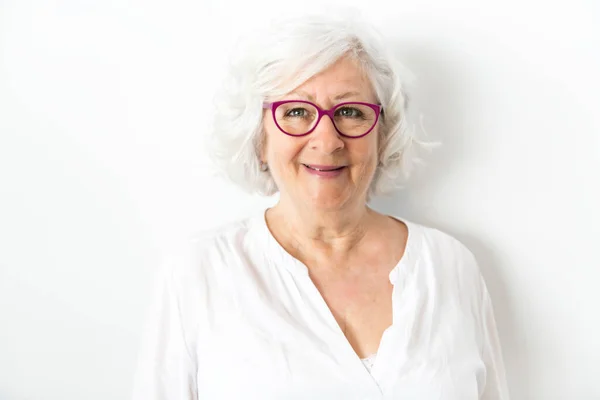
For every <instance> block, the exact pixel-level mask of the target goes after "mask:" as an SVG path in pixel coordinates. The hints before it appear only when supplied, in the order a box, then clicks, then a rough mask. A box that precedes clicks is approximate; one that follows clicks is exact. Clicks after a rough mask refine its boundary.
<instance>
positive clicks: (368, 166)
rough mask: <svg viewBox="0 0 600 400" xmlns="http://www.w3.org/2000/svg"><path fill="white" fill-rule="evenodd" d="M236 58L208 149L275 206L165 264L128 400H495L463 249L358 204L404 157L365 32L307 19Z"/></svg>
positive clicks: (397, 171) (488, 346)
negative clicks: (272, 198)
mask: <svg viewBox="0 0 600 400" xmlns="http://www.w3.org/2000/svg"><path fill="white" fill-rule="evenodd" d="M246 49H247V51H246V53H245V54H244V55H243V56H242V57H240V58H239V59H238V60H237V62H236V63H235V64H234V66H233V69H232V71H231V76H230V77H231V84H230V85H227V87H226V89H223V90H224V91H223V94H224V100H226V101H222V102H221V103H220V104H219V107H220V108H219V110H220V111H219V112H218V113H217V119H216V124H215V132H214V135H215V139H216V142H215V143H216V144H217V147H216V150H215V154H216V156H217V159H218V160H219V161H221V165H222V166H223V167H224V168H225V171H226V172H227V173H228V175H229V176H230V177H231V179H233V180H234V181H235V182H237V183H239V184H240V185H242V186H243V187H246V188H248V189H250V190H253V191H259V192H261V193H263V194H266V195H270V194H274V193H276V192H278V193H279V200H278V202H277V204H276V205H275V206H274V207H272V208H269V209H267V210H264V211H261V212H260V213H259V214H258V215H255V216H252V217H250V218H247V219H245V220H242V221H238V222H236V223H231V224H228V225H226V226H223V227H221V228H219V229H215V230H212V231H210V232H205V233H204V234H202V235H198V236H195V237H194V238H193V239H192V240H190V242H189V243H187V244H186V246H185V247H184V248H183V249H182V250H181V252H180V253H178V254H175V255H174V257H172V258H171V259H170V262H168V263H166V268H165V269H164V271H163V274H162V275H160V280H159V281H158V283H159V288H160V290H159V292H158V295H157V297H156V300H157V302H156V305H155V307H154V308H153V309H152V313H151V317H150V318H149V319H148V325H147V329H146V331H145V340H144V344H143V347H142V351H141V354H140V362H139V367H138V371H137V374H136V380H135V389H134V393H135V394H134V399H136V400H159V399H160V400H167V399H168V400H175V399H181V400H191V399H261V400H265V399H286V400H287V399H328V400H329V399H344V400H350V399H404V400H407V399H418V400H434V399H435V400H445V399H448V400H450V399H452V400H469V399H486V400H492V399H494V400H496V399H498V400H499V399H508V394H507V388H506V383H505V373H504V367H503V363H502V358H501V351H500V345H499V342H498V336H497V332H496V327H495V322H494V316H493V312H492V305H491V302H490V297H489V294H488V292H487V290H486V286H485V284H484V282H483V280H482V277H481V274H480V272H479V270H478V267H477V264H476V261H475V259H474V257H473V255H472V253H471V252H470V251H469V250H467V249H466V248H465V246H463V245H462V244H461V243H460V242H459V241H457V240H456V239H454V238H453V237H451V236H449V235H447V234H445V233H442V232H440V231H439V230H436V229H433V228H429V227H425V226H423V225H420V224H417V223H414V222H410V221H408V220H406V219H404V218H400V217H398V216H389V215H383V214H381V213H379V212H376V211H374V210H373V209H371V208H370V207H369V206H368V204H367V201H368V199H369V198H370V196H371V195H375V194H378V193H381V192H382V191H385V190H387V189H389V188H391V187H393V184H394V183H395V182H397V180H398V179H397V178H398V176H400V175H401V174H402V173H405V172H406V170H407V168H408V167H409V164H410V162H411V156H410V154H411V151H412V150H411V146H413V147H414V146H415V145H418V144H419V142H417V141H416V140H415V139H414V138H413V136H412V135H413V133H412V132H411V131H410V130H409V129H408V125H407V123H406V97H405V93H404V89H403V87H402V86H401V80H400V78H401V77H400V76H399V70H398V66H397V65H396V64H395V63H394V62H393V60H392V58H391V57H390V56H388V55H387V52H386V49H385V47H383V45H382V44H381V41H380V39H379V36H378V35H376V34H375V33H374V32H373V31H372V30H371V29H369V28H368V27H364V26H362V25H361V24H358V23H356V22H355V21H353V20H351V19H344V18H341V19H330V18H324V17H323V18H314V17H313V18H305V19H299V20H296V21H294V22H290V21H287V22H286V23H285V24H282V25H279V26H276V27H273V31H272V32H271V33H269V32H266V33H265V35H264V37H262V41H260V42H259V46H257V47H256V48H253V47H252V46H247V47H246Z"/></svg>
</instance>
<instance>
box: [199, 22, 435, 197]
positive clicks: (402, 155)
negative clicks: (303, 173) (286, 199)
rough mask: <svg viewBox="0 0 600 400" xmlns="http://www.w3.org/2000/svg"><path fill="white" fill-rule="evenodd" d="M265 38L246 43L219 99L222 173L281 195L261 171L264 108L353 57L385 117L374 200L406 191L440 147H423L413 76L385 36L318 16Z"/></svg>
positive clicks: (214, 147) (213, 146) (212, 143)
mask: <svg viewBox="0 0 600 400" xmlns="http://www.w3.org/2000/svg"><path fill="white" fill-rule="evenodd" d="M257 33H258V35H252V36H250V37H246V38H244V39H242V40H241V41H240V42H239V43H238V48H237V49H236V51H234V53H233V56H232V57H231V63H230V69H229V71H228V72H227V79H226V80H225V82H224V85H223V87H222V88H221V90H220V91H219V93H218V94H217V97H216V103H215V106H216V110H215V117H214V120H213V126H212V129H211V130H212V132H210V134H209V136H208V138H209V143H208V145H209V151H210V154H211V156H212V158H213V160H214V161H215V163H216V165H217V166H218V167H219V169H220V171H222V172H223V173H224V174H225V175H226V176H227V177H228V178H229V179H231V180H232V181H233V182H234V183H236V184H238V185H240V186H241V187H242V188H244V189H246V190H247V191H249V192H251V193H255V192H258V193H260V194H263V195H267V196H269V195H272V194H274V193H276V192H277V186H276V184H275V182H274V180H273V177H272V176H271V174H270V173H269V171H261V168H260V160H259V155H260V154H261V146H263V145H264V143H265V142H264V130H263V123H262V120H263V102H264V101H266V100H267V99H269V98H272V97H277V96H283V95H285V94H286V93H289V92H291V91H293V90H294V89H295V88H296V87H298V86H300V85H301V84H302V83H304V82H305V81H307V80H308V79H310V78H311V77H312V76H314V75H316V74H318V73H319V72H321V71H323V70H325V69H327V68H328V67H329V66H331V65H332V64H334V63H335V62H336V61H337V60H338V59H340V58H341V57H342V56H346V55H347V56H350V57H352V58H353V59H355V60H356V61H357V62H358V65H359V66H360V67H361V68H363V69H364V71H365V72H366V74H367V77H368V78H369V79H370V81H371V84H372V85H373V88H374V90H375V93H376V95H377V98H378V100H379V102H380V103H381V104H382V106H383V110H384V112H383V116H382V118H381V119H380V122H379V123H380V127H379V135H380V138H379V139H380V140H379V151H378V156H379V157H378V165H377V168H376V172H375V176H374V177H373V180H372V182H371V185H370V188H369V192H368V197H369V198H370V197H371V196H373V195H379V194H383V193H387V192H390V191H392V190H393V189H397V188H401V187H402V184H401V180H402V179H407V178H408V177H409V175H410V173H411V171H412V169H413V166H414V164H415V163H418V162H420V161H421V160H420V159H419V157H417V151H418V148H419V147H428V146H430V145H433V144H432V143H427V142H423V141H419V140H417V139H416V137H415V129H414V126H413V125H409V123H408V121H407V112H406V111H407V105H408V99H407V94H406V91H405V82H406V79H407V78H409V77H410V76H411V75H410V73H409V72H408V70H407V69H406V68H404V66H402V65H401V64H400V63H399V62H397V61H396V60H395V59H394V57H392V56H391V54H390V53H389V52H388V51H387V48H386V46H385V45H384V40H383V39H382V37H381V35H380V34H379V32H377V31H376V30H375V29H373V27H371V26H368V25H366V24H364V23H363V22H361V21H360V20H359V19H358V18H355V17H352V16H348V15H345V16H341V17H340V16H339V15H338V16H325V15H312V16H303V17H299V18H295V19H288V20H285V21H281V22H279V23H275V24H271V25H269V26H268V27H267V28H266V29H261V30H260V31H259V32H257Z"/></svg>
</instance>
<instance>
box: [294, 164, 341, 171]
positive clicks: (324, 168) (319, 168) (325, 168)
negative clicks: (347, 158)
mask: <svg viewBox="0 0 600 400" xmlns="http://www.w3.org/2000/svg"><path fill="white" fill-rule="evenodd" d="M302 165H304V166H305V167H306V168H309V169H312V170H315V171H322V172H324V171H338V170H340V169H342V168H344V167H345V165H342V166H341V167H335V166H322V165H319V166H314V165H309V164H302Z"/></svg>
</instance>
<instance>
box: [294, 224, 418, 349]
mask: <svg viewBox="0 0 600 400" xmlns="http://www.w3.org/2000/svg"><path fill="white" fill-rule="evenodd" d="M388 222H390V224H389V225H387V226H385V229H382V231H381V233H382V234H381V235H377V236H376V237H375V238H374V239H371V241H370V242H367V243H366V244H364V245H363V246H361V251H357V252H356V253H354V254H352V255H351V256H350V257H348V258H347V259H340V260H336V261H332V260H330V259H328V258H327V257H322V258H321V260H319V261H315V260H310V259H309V260H305V261H304V263H305V265H306V266H307V268H308V270H309V275H310V278H311V280H312V282H313V283H314V285H315V287H316V288H317V290H318V291H319V293H320V294H321V296H322V297H323V300H324V301H325V303H326V304H327V307H328V308H329V310H330V312H331V314H332V316H333V318H335V321H336V322H337V324H338V325H339V327H340V329H341V330H342V332H343V333H344V335H345V337H346V339H347V340H348V342H349V343H350V345H351V346H352V348H353V349H354V351H355V353H356V354H357V355H358V357H360V358H365V357H368V356H369V355H371V354H374V353H376V352H377V349H378V348H379V343H380V341H381V337H382V335H383V332H384V331H385V330H386V329H387V328H388V327H389V326H390V325H391V324H392V291H393V285H392V284H391V282H390V279H389V274H390V272H391V271H392V269H393V268H394V267H395V266H396V265H397V264H398V262H399V260H400V259H401V258H402V256H403V254H404V250H405V247H406V240H407V229H406V226H405V225H404V224H402V223H399V222H398V221H396V220H388ZM384 238H385V239H384Z"/></svg>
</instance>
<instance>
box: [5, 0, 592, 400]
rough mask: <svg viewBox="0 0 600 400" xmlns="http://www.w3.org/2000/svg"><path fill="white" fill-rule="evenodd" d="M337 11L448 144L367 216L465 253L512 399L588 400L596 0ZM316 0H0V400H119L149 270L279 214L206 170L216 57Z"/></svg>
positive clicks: (220, 59)
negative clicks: (209, 235)
mask: <svg viewBox="0 0 600 400" xmlns="http://www.w3.org/2000/svg"><path fill="white" fill-rule="evenodd" d="M336 3H339V5H338V7H346V6H347V5H356V6H358V7H363V8H364V15H365V16H366V17H368V18H369V19H370V20H371V21H373V22H374V23H376V24H377V25H378V26H379V27H380V29H381V30H382V31H383V32H384V33H385V34H386V35H387V36H388V37H389V38H390V39H391V41H392V42H393V45H394V48H395V50H396V51H397V52H398V54H399V55H400V56H401V57H402V59H403V60H404V62H405V64H406V65H407V66H408V67H409V68H410V69H411V70H413V72H415V74H416V75H417V78H418V82H417V89H416V91H415V92H414V94H413V98H414V102H413V104H414V105H415V106H417V107H418V109H419V110H420V111H422V112H423V113H424V126H425V128H426V129H427V131H428V132H429V137H430V138H431V139H434V140H441V141H442V142H443V143H444V146H443V147H441V148H439V149H438V150H436V151H435V152H434V153H432V154H431V155H430V156H428V157H427V161H428V163H429V164H428V166H427V167H426V168H424V169H422V170H421V171H420V172H419V173H418V174H417V175H415V177H414V180H413V181H412V183H411V185H410V186H409V188H408V190H406V191H405V192H403V193H400V194H398V195H395V196H394V197H392V198H388V199H384V200H379V201H378V202H377V207H378V208H380V209H382V210H383V211H386V212H389V213H396V214H399V215H403V216H405V217H407V218H411V219H413V220H414V221H417V222H421V223H425V224H429V225H432V226H435V227H438V228H441V229H443V230H446V231H448V232H450V233H451V234H454V235H455V236H457V237H458V238H459V239H461V240H463V241H464V242H465V243H466V244H467V245H468V246H469V247H470V248H471V249H472V250H473V251H474V252H475V253H476V255H477V257H478V259H479V261H480V263H481V267H482V269H483V272H484V275H485V276H486V278H487V281H488V285H489V287H490V292H491V294H492V298H493V300H494V303H495V307H496V314H497V320H498V324H499V330H500V334H501V339H502V342H503V346H504V354H505V360H506V364H507V368H508V379H509V384H510V388H511V392H512V395H513V398H514V399H527V400H530V399H539V400H547V399H565V400H567V399H568V400H574V399H577V400H587V399H600V387H599V385H598V375H599V373H600V344H599V340H598V338H600V311H599V310H598V308H599V307H600V287H599V281H600V253H599V252H598V248H599V246H600V213H599V211H598V206H599V205H600V189H599V186H600V117H599V116H598V114H599V108H600V98H599V95H598V93H600V78H599V77H598V75H599V74H600V6H599V2H597V1H594V0H588V1H577V0H572V1H554V2H542V1H539V2H534V1H514V2H513V1H507V0H504V1H495V2H482V1H480V0H455V1H444V0H427V1H422V0H419V1H415V0H413V1H394V2H391V1H383V0H370V1H368V2H365V1H357V0H353V1H352V0H345V1H339V2H329V3H328V4H336ZM321 4H322V2H321V1H319V0H303V1H301V2H282V1H281V0H279V1H267V0H254V1H251V2H241V1H239V2H234V1H231V0H229V1H219V2H218V1H216V0H214V1H206V0H204V1H200V2H198V1H192V0H189V1H183V0H177V1H174V0H171V1H166V0H162V1H158V0H157V1H148V0H144V1H142V0H129V1H117V0H112V1H109V0H102V1H101V0H96V1H92V0H90V1H84V0H79V1H76V0H55V1H41V0H40V1H35V0H29V1H27V0H12V1H11V0H3V1H2V0H0V399H2V400H25V399H27V400H31V399H35V400H38V399H39V400H42V399H43V400H80V399H86V400H106V399H111V400H120V399H127V398H128V395H129V391H130V385H131V375H132V373H133V366H134V360H135V357H136V351H137V345H138V340H139V337H140V333H141V332H140V330H141V323H142V317H143V311H144V309H145V307H146V304H147V303H148V301H149V296H150V282H151V279H152V273H153V271H154V268H156V266H157V265H158V263H159V261H160V257H161V256H162V255H163V253H164V252H165V251H167V250H168V248H169V247H170V245H171V244H172V243H173V242H174V241H176V240H177V238H179V237H181V236H183V235H186V234H188V233H190V232H192V231H195V230H198V229H203V228H205V227H209V226H214V225H216V224H220V223H222V222H225V221H228V220H231V219H235V218H238V217H241V216H244V215H247V214H248V213H249V212H254V211H257V210H258V209H259V208H261V207H264V206H266V205H267V204H270V203H271V202H272V201H273V200H272V199H261V198H253V197H249V196H246V195H244V194H242V193H240V192H239V191H238V190H237V189H236V188H232V187H230V186H229V185H228V184H226V183H223V182H221V181H219V180H218V179H216V178H213V177H212V176H211V172H210V168H209V164H208V163H207V161H206V153H205V152H204V149H203V148H202V135H203V134H204V133H205V131H206V124H207V119H208V117H209V115H208V113H207V110H208V104H209V102H210V96H211V95H212V92H213V91H214V90H215V87H216V82H218V80H219V75H220V73H221V70H222V69H221V68H220V67H221V66H222V64H223V63H224V62H225V60H224V58H225V53H224V49H226V48H227V46H228V45H229V44H230V43H231V40H232V38H234V37H235V36H237V35H238V34H239V32H242V31H243V29H246V28H247V27H248V26H251V25H253V24H260V23H264V22H263V21H265V19H264V18H265V16H268V15H273V14H275V13H285V14H287V13H293V12H297V11H298V10H302V9H314V8H317V7H320V6H321Z"/></svg>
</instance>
